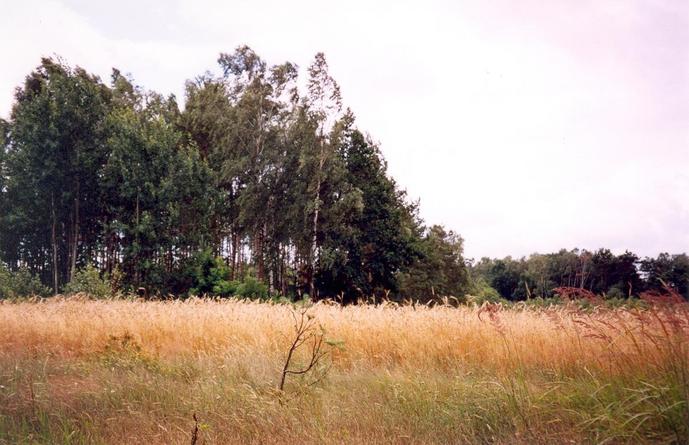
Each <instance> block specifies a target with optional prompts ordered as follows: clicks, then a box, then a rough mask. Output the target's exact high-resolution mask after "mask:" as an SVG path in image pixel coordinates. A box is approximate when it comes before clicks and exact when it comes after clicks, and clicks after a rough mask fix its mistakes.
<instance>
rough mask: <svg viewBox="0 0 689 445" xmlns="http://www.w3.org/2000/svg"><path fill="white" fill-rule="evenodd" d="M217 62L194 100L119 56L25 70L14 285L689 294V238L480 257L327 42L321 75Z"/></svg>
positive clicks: (47, 62) (1, 267)
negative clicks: (371, 130)
mask: <svg viewBox="0 0 689 445" xmlns="http://www.w3.org/2000/svg"><path fill="white" fill-rule="evenodd" d="M218 63H219V66H220V69H221V72H222V74H221V75H218V76H215V75H211V74H209V73H206V74H203V75H201V76H199V77H197V78H195V79H194V80H191V81H188V82H187V84H186V93H185V95H186V97H185V107H184V110H181V109H180V107H179V106H178V104H177V101H176V99H175V97H174V96H170V97H163V96H161V95H160V94H157V93H155V92H152V91H146V90H144V89H142V88H140V87H138V86H136V85H135V84H134V83H133V81H132V79H131V78H130V77H128V76H125V75H123V74H122V73H121V72H120V71H118V70H113V73H112V77H111V80H110V82H109V83H108V84H106V83H104V82H103V81H102V80H101V79H100V78H98V77H97V76H94V75H92V74H90V73H88V72H86V71H85V70H83V69H82V68H72V67H70V66H69V65H67V64H66V63H64V62H63V61H61V60H55V59H43V60H42V62H41V64H40V66H38V67H37V68H36V69H35V70H34V71H33V72H32V73H30V74H29V75H28V76H27V77H26V80H25V82H24V84H23V85H22V86H21V87H19V88H18V89H17V90H16V94H15V103H14V106H13V108H12V113H11V117H10V119H9V121H3V120H0V298H2V297H3V296H8V295H10V296H11V295H21V294H26V293H37V294H48V293H58V292H65V291H68V292H69V291H78V290H80V289H88V290H89V291H91V292H98V293H105V292H106V290H107V289H110V291H112V292H132V291H134V292H136V291H143V292H145V293H146V294H149V295H155V294H159V295H168V294H173V295H189V294H213V295H227V296H229V295H242V296H249V297H256V296H258V297H267V296H276V295H280V296H285V297H289V298H300V297H303V296H305V295H307V294H308V295H309V296H311V297H312V298H325V297H330V298H339V299H342V300H343V301H355V300H357V299H360V298H369V297H372V296H375V297H387V298H410V299H418V300H422V301H423V300H429V299H433V298H437V297H440V296H449V295H452V296H458V297H461V296H463V295H466V294H471V293H473V294H477V295H479V294H481V295H483V294H485V295H494V294H495V293H496V292H497V293H499V294H500V295H502V296H503V297H505V298H509V299H524V298H527V296H547V295H549V294H550V293H551V292H552V291H551V289H552V288H553V287H555V286H562V285H571V286H581V287H584V288H587V289H591V290H593V291H595V292H605V293H607V294H615V295H618V294H619V295H630V294H631V295H634V294H636V293H638V292H639V291H640V290H642V289H646V288H652V287H654V286H658V283H660V282H661V280H663V282H667V283H670V284H671V285H673V286H676V287H677V288H678V289H680V290H681V292H683V294H684V295H685V296H686V295H687V294H686V289H687V267H686V266H687V258H686V256H684V255H682V256H676V257H665V256H661V257H659V258H658V259H655V260H652V259H646V260H643V261H640V260H639V259H638V258H637V257H635V256H634V255H632V254H625V255H621V256H614V255H612V254H610V253H609V252H607V253H606V251H599V252H596V253H593V254H591V253H588V252H585V251H583V252H577V251H574V252H564V251H563V252H560V253H558V254H553V255H537V256H536V255H535V256H532V257H530V258H529V259H528V260H511V259H509V258H506V259H504V260H481V261H480V262H478V263H477V264H475V265H471V264H470V263H468V262H467V261H465V259H464V258H463V240H462V238H461V237H459V236H458V235H457V234H456V233H454V232H452V231H449V230H447V229H445V228H443V227H442V226H437V225H433V226H426V225H425V223H424V222H423V221H422V220H421V218H420V217H419V215H418V203H413V202H409V200H408V199H407V197H406V195H405V192H404V191H403V190H402V189H400V188H399V187H398V186H397V184H396V183H395V181H394V180H393V179H392V178H391V177H390V176H388V174H387V166H386V163H385V160H384V159H383V157H382V155H381V152H380V150H379V148H378V146H377V145H376V144H375V143H374V142H372V140H371V139H370V138H369V137H367V136H365V134H364V133H362V132H361V131H360V130H358V129H357V127H356V125H355V119H354V115H353V113H352V112H351V111H350V110H348V109H346V108H343V106H342V98H341V96H340V90H339V87H338V85H337V83H336V81H335V80H334V79H333V78H332V77H331V76H330V74H329V72H328V66H327V63H326V60H325V57H324V56H323V54H317V55H316V57H315V60H314V61H313V63H312V64H311V65H310V66H309V67H308V70H307V79H305V82H298V69H297V67H296V66H295V65H294V64H292V63H289V62H286V63H283V64H280V65H268V64H267V63H266V62H265V61H264V60H263V59H261V58H260V57H259V56H258V55H257V54H256V53H255V52H253V51H252V50H251V49H250V48H248V47H240V48H237V49H236V50H235V52H233V53H231V54H221V55H220V57H219V59H218ZM298 84H299V85H304V86H305V87H304V88H303V91H302V90H300V88H298ZM666 263H668V264H670V266H667V265H666ZM637 266H640V267H637ZM656 269H657V270H656ZM94 289H95V290H94Z"/></svg>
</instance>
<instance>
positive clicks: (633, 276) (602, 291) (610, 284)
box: [469, 249, 689, 301]
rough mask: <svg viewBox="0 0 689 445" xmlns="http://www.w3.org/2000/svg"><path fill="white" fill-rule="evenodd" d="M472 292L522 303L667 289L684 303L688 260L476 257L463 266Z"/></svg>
mask: <svg viewBox="0 0 689 445" xmlns="http://www.w3.org/2000/svg"><path fill="white" fill-rule="evenodd" d="M469 270H470V275H471V277H472V281H473V285H472V288H473V290H474V292H475V293H477V295H482V296H484V297H486V298H490V297H491V296H492V297H494V298H504V299H507V300H511V301H523V300H528V299H530V298H544V299H545V298H552V297H556V296H558V290H559V289H562V288H573V289H582V290H585V291H588V292H590V293H592V294H596V295H600V296H604V297H607V298H616V299H620V298H630V297H636V296H639V294H641V293H643V292H648V291H652V292H659V293H665V292H666V290H667V287H669V288H671V289H673V290H674V291H676V292H677V293H679V294H680V295H681V296H682V297H684V298H685V299H687V300H689V256H687V255H686V254H677V255H670V254H668V253H661V254H659V255H658V256H657V257H656V258H651V257H646V258H643V259H642V258H640V257H639V256H637V255H636V254H634V253H632V252H628V251H625V252H624V253H622V254H619V255H615V254H614V253H612V252H611V251H610V250H609V249H599V250H596V251H594V252H591V251H588V250H586V249H583V250H579V249H573V250H566V249H562V250H560V251H559V252H557V253H550V254H533V255H530V256H529V257H528V258H520V259H513V258H512V257H509V256H508V257H506V258H502V259H490V258H482V259H481V260H479V261H477V262H472V263H471V264H470V265H469Z"/></svg>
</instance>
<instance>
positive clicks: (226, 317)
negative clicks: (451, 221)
mask: <svg viewBox="0 0 689 445" xmlns="http://www.w3.org/2000/svg"><path fill="white" fill-rule="evenodd" d="M304 310H307V312H306V313H304V316H305V318H304V319H305V320H307V322H308V323H311V326H312V330H311V331H310V334H311V335H313V337H312V339H318V338H320V335H323V339H324V341H323V343H322V344H321V349H320V351H321V352H322V353H323V354H325V355H324V356H323V357H322V359H321V360H319V361H318V362H317V363H316V364H315V366H314V367H313V368H312V369H311V370H310V371H309V372H306V373H304V374H288V375H287V377H286V382H285V386H284V389H283V391H280V390H278V389H277V388H278V385H279V382H280V378H281V375H282V370H283V366H284V364H285V359H286V355H287V354H288V351H289V349H290V345H291V344H292V343H293V341H294V339H295V321H296V322H297V324H298V322H299V320H300V316H301V314H302V311H304ZM321 327H322V330H321ZM688 338H689V309H688V308H687V306H686V305H682V304H678V305H672V306H669V305H668V306H663V305H659V306H651V307H649V308H646V309H602V308H600V309H590V310H586V311H584V310H581V309H576V308H575V307H574V306H567V305H563V306H557V307H551V308H542V309H534V308H531V309H529V308H526V307H519V306H516V307H510V308H501V307H498V306H487V307H484V308H483V309H480V308H476V307H473V308H472V307H466V306H461V307H459V308H455V307H450V306H435V307H427V306H418V305H416V306H413V305H404V306H397V305H394V304H389V303H388V304H383V305H380V304H379V305H360V306H354V305H352V306H344V307H341V306H338V305H334V304H324V303H319V304H315V305H312V306H310V307H308V308H302V307H300V306H292V305H287V304H269V303H255V302H245V301H238V300H222V301H212V300H201V299H190V300H186V301H175V302H162V301H161V302H145V301H137V300H106V301H94V300H88V299H83V298H82V299H79V298H72V299H65V298H59V297H58V298H53V299H47V300H42V301H35V302H4V303H0V444H15V443H46V444H47V443H113V444H115V443H117V444H119V443H123V444H124V443H127V444H135V443H142V444H143V443H152V444H168V443H173V444H189V443H193V442H194V440H195V441H196V443H198V444H202V443H206V444H211V443H275V444H278V443H280V444H285V443H287V444H292V443H295V444H296V443H367V444H369V443H372V444H375V443H419V444H421V443H439V444H440V443H508V444H519V443H524V444H533V443H542V444H550V443H603V442H605V443H687V441H689V432H688V430H687V428H688V426H687V425H689V406H688V405H687V402H688V401H689V393H688V392H689V389H688V388H689V381H688V379H689V370H688V369H687V364H688V362H689V357H688ZM312 352H313V349H312V343H311V341H310V339H307V341H306V342H305V343H304V344H303V345H302V346H301V347H299V348H297V349H296V351H295V353H294V355H293V357H292V362H291V364H290V366H291V368H290V369H296V370H298V369H305V368H304V367H305V366H307V364H308V362H309V359H310V356H311V354H312ZM194 415H195V416H196V419H198V421H197V422H195V421H194ZM192 436H196V437H195V438H194V437H192Z"/></svg>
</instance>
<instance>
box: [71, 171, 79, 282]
mask: <svg viewBox="0 0 689 445" xmlns="http://www.w3.org/2000/svg"><path fill="white" fill-rule="evenodd" d="M78 245H79V180H78V179H77V183H76V197H75V198H74V231H73V233H72V245H71V246H70V247H71V250H72V252H71V255H70V256H71V262H70V265H69V280H70V281H72V280H73V279H74V273H75V272H76V268H77V252H78Z"/></svg>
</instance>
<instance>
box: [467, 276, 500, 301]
mask: <svg viewBox="0 0 689 445" xmlns="http://www.w3.org/2000/svg"><path fill="white" fill-rule="evenodd" d="M466 302H467V303H468V304H476V305H478V306H480V305H482V304H483V303H507V300H505V299H504V298H502V296H501V295H500V293H499V292H498V291H497V290H495V289H494V288H493V287H491V286H490V285H489V284H488V283H487V282H486V281H485V280H484V279H483V278H479V279H478V280H476V281H474V283H473V284H472V289H471V292H470V294H469V295H467V296H466Z"/></svg>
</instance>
